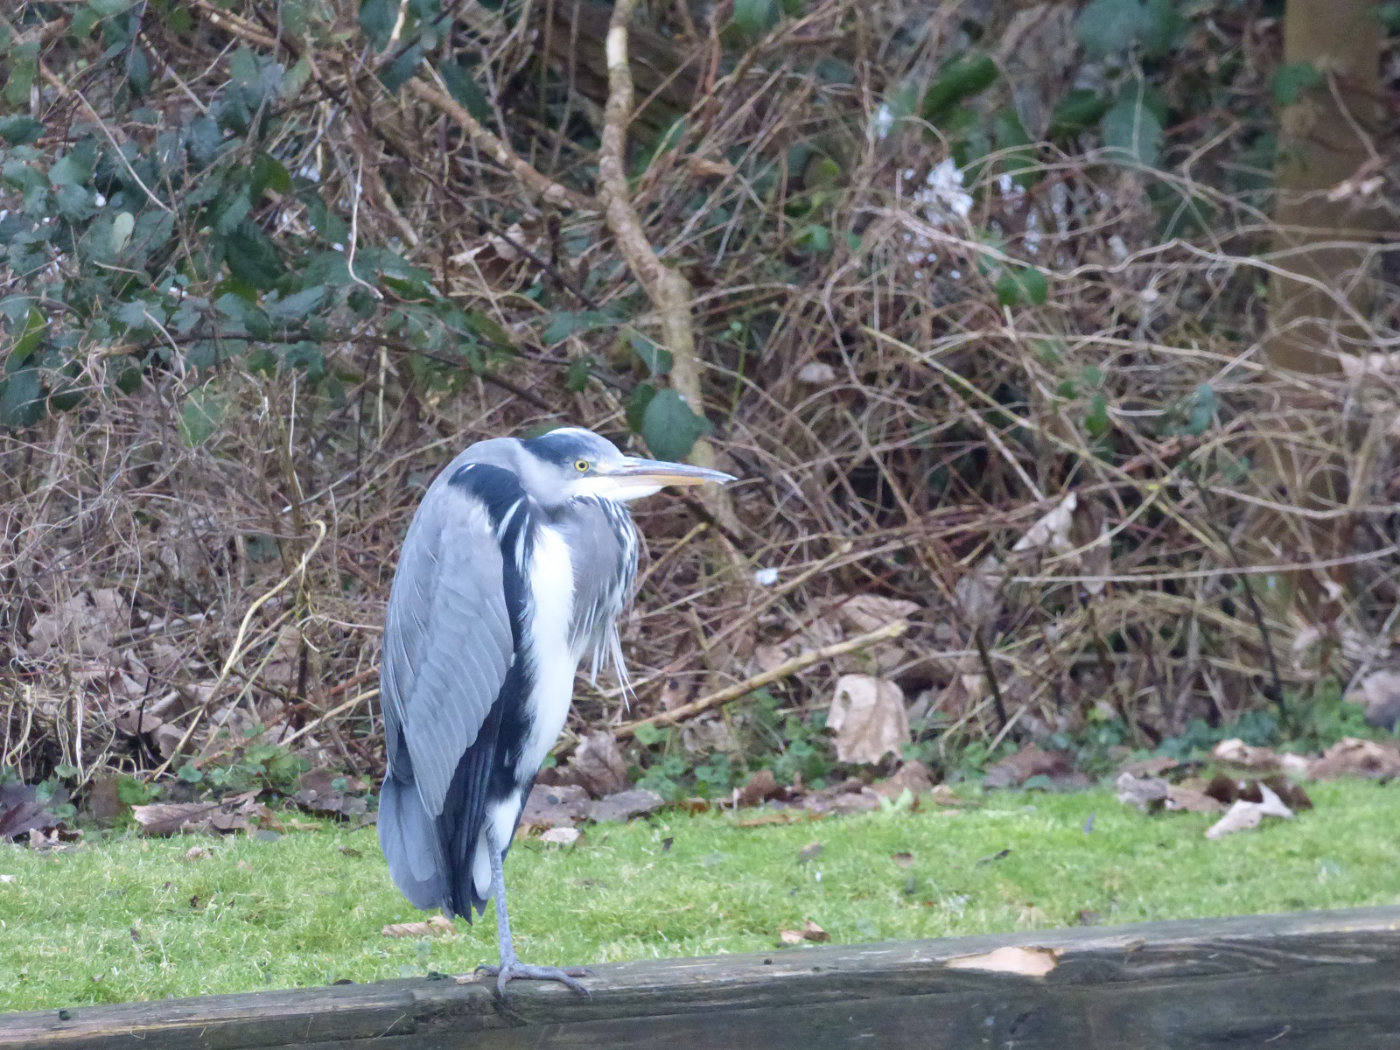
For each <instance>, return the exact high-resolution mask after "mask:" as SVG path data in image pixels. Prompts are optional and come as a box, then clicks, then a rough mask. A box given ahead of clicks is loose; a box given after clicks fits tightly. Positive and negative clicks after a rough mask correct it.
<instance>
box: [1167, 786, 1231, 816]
mask: <svg viewBox="0 0 1400 1050" xmlns="http://www.w3.org/2000/svg"><path fill="white" fill-rule="evenodd" d="M1166 808H1167V809H1169V810H1174V811H1180V812H1182V813H1219V812H1220V811H1221V810H1222V809H1224V808H1225V806H1224V803H1222V802H1219V801H1217V800H1216V799H1214V798H1211V796H1209V795H1207V794H1206V793H1205V792H1204V791H1197V790H1195V789H1194V788H1188V787H1182V786H1181V785H1180V784H1173V785H1172V786H1171V790H1170V791H1168V792H1167V801H1166Z"/></svg>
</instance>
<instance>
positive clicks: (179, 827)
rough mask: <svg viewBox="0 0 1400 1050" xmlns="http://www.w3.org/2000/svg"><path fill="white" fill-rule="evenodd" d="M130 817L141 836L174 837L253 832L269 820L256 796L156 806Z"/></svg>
mask: <svg viewBox="0 0 1400 1050" xmlns="http://www.w3.org/2000/svg"><path fill="white" fill-rule="evenodd" d="M131 815H132V817H134V818H135V820H136V826H137V827H138V828H140V829H141V833H142V834H144V835H176V834H180V833H182V832H201V831H202V832H211V831H220V832H231V831H251V830H253V820H254V819H255V818H256V819H270V818H271V814H270V813H269V812H268V809H267V807H266V806H264V805H263V804H262V803H261V802H258V801H257V797H256V792H252V791H247V792H244V793H243V794H241V795H230V796H228V797H226V798H224V799H221V800H219V801H217V802H157V803H153V804H151V805H149V806H132V807H131Z"/></svg>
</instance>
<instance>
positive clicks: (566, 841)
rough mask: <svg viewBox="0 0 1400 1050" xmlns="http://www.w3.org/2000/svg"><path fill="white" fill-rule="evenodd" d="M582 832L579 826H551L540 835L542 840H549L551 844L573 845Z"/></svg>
mask: <svg viewBox="0 0 1400 1050" xmlns="http://www.w3.org/2000/svg"><path fill="white" fill-rule="evenodd" d="M581 834H582V832H580V831H579V829H578V828H570V827H559V828H550V829H549V830H548V831H546V832H545V833H544V834H543V835H541V836H540V841H541V842H547V843H549V844H550V845H551V846H572V845H573V844H574V843H575V842H577V841H578V840H579V836H580V835H581Z"/></svg>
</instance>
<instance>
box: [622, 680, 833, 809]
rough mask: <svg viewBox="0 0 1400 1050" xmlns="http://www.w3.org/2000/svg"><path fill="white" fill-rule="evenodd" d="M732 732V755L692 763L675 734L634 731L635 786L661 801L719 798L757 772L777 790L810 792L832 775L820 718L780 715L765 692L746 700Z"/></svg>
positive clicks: (648, 729) (774, 700) (823, 721)
mask: <svg viewBox="0 0 1400 1050" xmlns="http://www.w3.org/2000/svg"><path fill="white" fill-rule="evenodd" d="M734 728H735V729H736V731H737V732H738V733H739V737H740V739H739V740H738V741H737V749H736V750H735V751H734V752H732V753H724V752H716V753H714V754H711V755H708V756H705V757H703V758H697V757H696V756H693V755H690V754H688V753H687V752H686V751H685V750H684V748H683V747H682V746H681V743H680V734H679V732H678V731H677V730H675V729H670V728H667V729H657V728H656V727H654V726H639V727H638V731H637V736H636V740H637V743H638V744H639V745H640V746H641V747H642V749H643V750H642V752H641V761H640V764H639V768H638V769H637V770H636V771H635V772H636V774H637V784H638V785H639V786H641V787H645V788H649V789H650V790H652V791H655V792H656V793H657V794H659V795H660V796H661V797H662V798H664V799H666V800H667V801H676V800H678V799H682V798H686V797H691V796H698V797H700V798H725V797H727V796H728V795H729V793H730V792H731V791H732V790H733V789H735V788H737V787H741V786H742V785H743V784H745V783H746V782H747V781H748V779H749V778H750V777H751V776H753V774H754V773H756V772H758V771H759V770H760V769H767V770H769V771H771V772H772V774H773V778H774V779H775V780H776V781H777V782H778V783H780V784H793V783H795V782H797V781H798V780H800V781H801V782H802V783H803V784H805V785H807V786H808V787H816V788H820V787H822V786H823V785H824V784H825V781H826V778H828V777H830V776H831V775H832V773H833V771H834V770H835V767H836V763H835V759H834V757H833V755H832V751H831V746H830V742H829V741H828V740H827V738H826V733H825V729H826V718H825V715H823V714H820V713H817V714H813V715H812V716H810V717H808V718H803V717H800V716H799V715H797V714H794V713H792V712H789V711H784V710H783V709H782V707H781V705H780V703H779V701H778V699H777V697H775V696H774V695H773V694H772V693H770V692H769V691H768V690H766V689H760V690H758V691H757V692H755V693H754V694H753V695H752V697H751V698H750V699H749V701H748V702H747V703H746V705H745V707H744V718H743V719H742V720H741V721H740V722H738V723H735V725H734Z"/></svg>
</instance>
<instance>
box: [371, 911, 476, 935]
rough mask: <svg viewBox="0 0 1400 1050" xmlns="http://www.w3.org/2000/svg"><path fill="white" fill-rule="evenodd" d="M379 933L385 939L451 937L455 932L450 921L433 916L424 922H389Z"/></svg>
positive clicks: (439, 916)
mask: <svg viewBox="0 0 1400 1050" xmlns="http://www.w3.org/2000/svg"><path fill="white" fill-rule="evenodd" d="M379 932H380V934H382V935H383V936H385V937H439V936H447V937H452V936H455V935H456V932H457V931H456V930H455V929H454V928H453V926H452V922H451V920H450V919H447V918H444V917H443V916H441V915H434V916H433V917H432V918H431V919H428V920H427V921H426V922H391V923H389V925H387V926H385V927H384V928H383V929H382V930H380V931H379Z"/></svg>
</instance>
